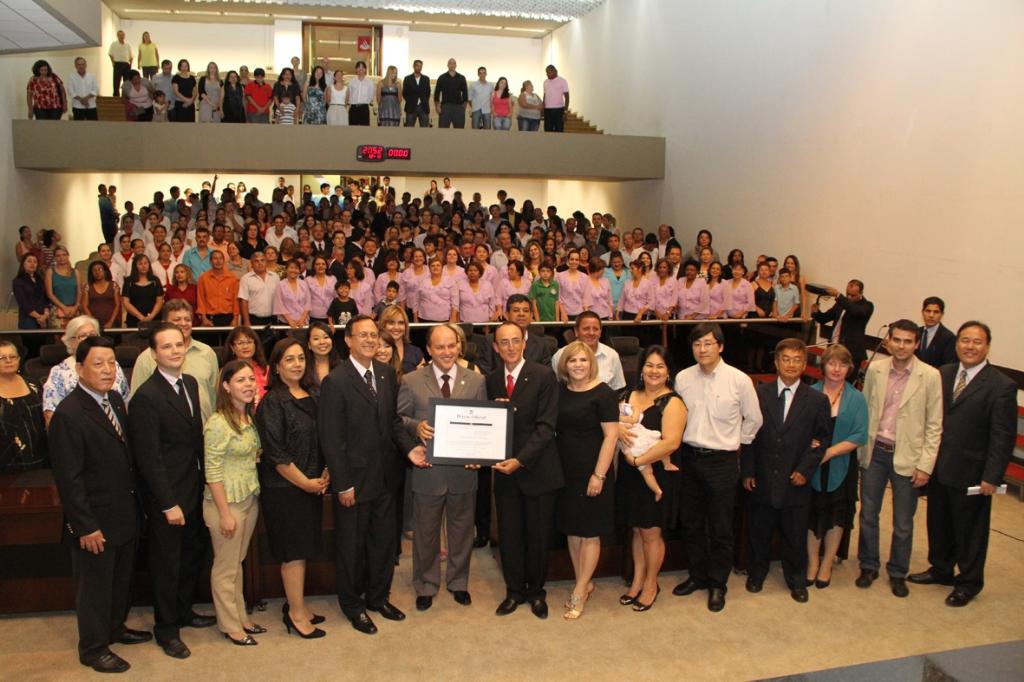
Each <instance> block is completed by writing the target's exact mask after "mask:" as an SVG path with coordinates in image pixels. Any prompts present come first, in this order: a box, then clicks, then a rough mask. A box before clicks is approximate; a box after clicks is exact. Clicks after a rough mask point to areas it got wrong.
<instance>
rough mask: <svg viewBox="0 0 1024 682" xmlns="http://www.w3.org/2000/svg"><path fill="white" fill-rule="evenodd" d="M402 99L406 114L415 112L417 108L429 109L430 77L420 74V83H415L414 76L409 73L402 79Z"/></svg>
mask: <svg viewBox="0 0 1024 682" xmlns="http://www.w3.org/2000/svg"><path fill="white" fill-rule="evenodd" d="M402 99H404V100H405V112H406V113H408V114H415V113H416V110H417V108H421V109H423V110H424V111H430V79H429V78H427V76H426V75H425V74H420V84H419V85H416V77H415V76H414V75H413V74H411V73H410V74H409V75H408V76H406V77H405V78H404V79H402Z"/></svg>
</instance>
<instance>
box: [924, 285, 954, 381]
mask: <svg viewBox="0 0 1024 682" xmlns="http://www.w3.org/2000/svg"><path fill="white" fill-rule="evenodd" d="M945 314H946V302H945V301H943V300H942V299H941V298H939V297H938V296H929V297H928V298H926V299H924V303H923V304H922V305H921V318H922V320H923V321H924V325H922V327H921V334H920V337H921V343H920V344H918V346H917V357H918V359H920V360H921V361H922V362H926V363H928V364H929V365H931V366H932V367H942V366H943V365H948V364H949V363H951V362H956V336H955V335H954V334H953V332H951V331H949V328H948V327H946V325H944V324H942V316H943V315H945Z"/></svg>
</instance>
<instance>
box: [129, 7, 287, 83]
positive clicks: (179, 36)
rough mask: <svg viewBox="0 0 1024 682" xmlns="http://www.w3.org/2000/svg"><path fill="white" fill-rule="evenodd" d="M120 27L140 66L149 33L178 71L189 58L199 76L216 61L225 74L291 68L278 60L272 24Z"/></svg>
mask: <svg viewBox="0 0 1024 682" xmlns="http://www.w3.org/2000/svg"><path fill="white" fill-rule="evenodd" d="M292 23H299V22H292ZM120 24H121V29H122V30H123V31H124V32H125V40H126V41H127V42H128V43H129V44H131V46H132V50H133V53H134V54H135V55H136V64H138V61H137V59H138V46H139V43H141V42H142V33H143V32H144V31H149V37H150V39H151V40H152V41H153V42H154V43H156V46H157V49H158V50H159V51H160V59H161V60H163V59H170V60H171V61H172V62H173V63H174V65H175V66H174V71H177V64H178V60H179V59H187V60H188V61H189V65H190V66H191V67H192V71H194V72H196V73H201V72H203V71H205V70H206V65H207V64H208V63H209V62H216V63H217V66H218V67H220V72H221V73H222V74H226V73H227V72H228V71H232V70H234V71H237V70H238V67H239V66H242V65H243V64H244V65H246V66H248V67H249V70H250V71H252V70H253V69H255V68H256V67H258V66H259V67H263V68H264V69H267V70H270V69H273V70H274V71H276V70H277V69H279V68H280V67H281V66H287V65H288V61H287V59H286V60H285V61H284V62H281V63H280V64H278V63H277V61H276V60H275V50H274V47H275V44H274V39H275V33H274V27H273V26H270V25H259V24H220V23H209V24H203V23H198V22H184V21H181V22H179V21H149V20H146V21H139V20H123V21H120ZM288 58H289V59H290V58H291V55H289V56H288Z"/></svg>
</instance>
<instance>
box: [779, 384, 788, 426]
mask: <svg viewBox="0 0 1024 682" xmlns="http://www.w3.org/2000/svg"><path fill="white" fill-rule="evenodd" d="M788 392H789V387H788V386H787V387H786V388H784V389H782V393H779V422H780V423H783V424H785V423H786V394H787V393H788Z"/></svg>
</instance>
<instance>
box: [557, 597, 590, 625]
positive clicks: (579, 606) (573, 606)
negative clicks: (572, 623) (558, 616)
mask: <svg viewBox="0 0 1024 682" xmlns="http://www.w3.org/2000/svg"><path fill="white" fill-rule="evenodd" d="M589 597H590V593H589V592H588V593H587V596H586V597H577V596H576V595H575V594H572V595H570V596H569V602H568V604H567V607H566V612H565V615H564V616H562V617H563V618H565V619H566V620H577V619H578V618H579V617H580V616H582V615H583V606H584V605H585V604H586V603H587V599H588V598H589Z"/></svg>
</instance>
